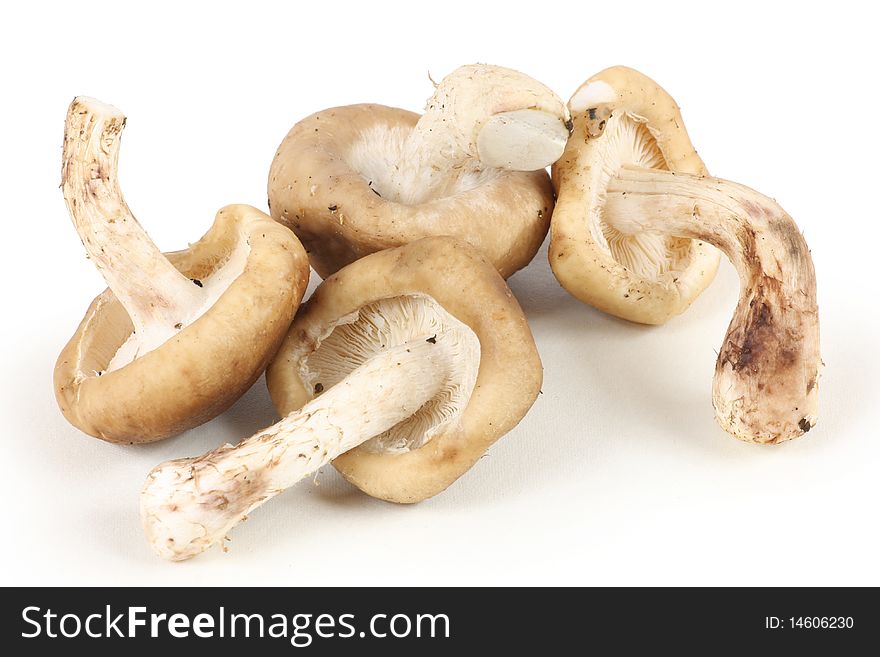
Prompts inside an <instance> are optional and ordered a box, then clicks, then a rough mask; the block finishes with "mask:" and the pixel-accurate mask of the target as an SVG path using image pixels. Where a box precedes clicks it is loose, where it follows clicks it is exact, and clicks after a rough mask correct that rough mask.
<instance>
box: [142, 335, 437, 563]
mask: <svg viewBox="0 0 880 657" xmlns="http://www.w3.org/2000/svg"><path fill="white" fill-rule="evenodd" d="M449 333H450V331H446V332H441V333H438V334H437V335H436V336H427V338H419V339H414V340H410V341H408V342H404V343H401V344H399V345H395V346H393V347H390V348H388V349H387V350H386V351H383V352H381V353H380V354H378V355H376V356H373V357H372V358H370V359H369V360H367V361H366V362H364V363H363V364H362V365H360V366H359V367H358V368H357V369H355V370H354V371H353V372H351V373H350V374H349V375H348V376H347V377H345V378H344V379H343V380H342V381H340V382H339V383H338V384H336V385H335V386H333V387H332V388H330V389H329V390H327V391H326V392H324V393H323V394H321V395H320V396H318V397H316V398H315V399H313V400H312V401H310V402H309V403H308V404H306V405H305V406H303V407H302V408H301V409H300V410H298V411H294V412H292V413H291V414H289V415H288V416H287V417H285V418H283V419H282V420H281V421H280V422H278V423H276V424H274V425H272V426H271V427H269V428H267V429H264V430H262V431H260V432H258V433H257V434H255V435H254V436H252V437H250V438H248V439H246V440H244V441H242V442H241V443H239V444H238V445H236V446H234V447H233V446H231V445H224V446H222V447H220V448H218V449H215V450H214V451H212V452H208V453H207V454H204V455H202V456H199V457H195V458H188V459H179V460H175V461H168V462H166V463H163V464H161V465H159V466H157V467H156V468H154V469H153V471H152V472H150V474H149V476H148V477H147V481H146V483H145V484H144V488H143V491H142V493H141V521H142V523H143V526H144V531H145V532H146V535H147V540H148V541H149V543H150V544H151V545H152V547H153V549H154V550H155V551H156V552H157V553H158V554H159V555H160V556H162V557H164V558H166V559H170V560H172V561H181V560H184V559H188V558H190V557H193V556H195V555H197V554H199V553H201V552H203V551H204V550H206V549H208V548H209V547H210V546H212V545H214V544H215V543H217V542H218V541H220V540H222V538H223V537H224V536H225V534H226V533H227V532H228V531H229V530H231V529H232V528H233V527H235V526H236V525H237V524H238V523H239V522H241V521H242V520H244V519H245V517H246V515H247V514H248V513H250V511H251V510H253V509H254V508H256V507H258V506H260V505H261V504H263V503H264V502H266V501H267V500H269V499H271V498H272V497H274V496H275V495H277V494H278V493H280V492H282V491H284V490H285V489H287V488H289V487H290V486H292V485H293V484H295V483H296V482H298V481H299V480H300V479H303V478H304V477H306V476H308V475H309V474H311V473H313V472H315V471H317V470H318V469H319V468H320V467H322V466H324V465H326V464H327V463H329V462H330V461H332V460H333V459H335V458H336V457H337V456H339V455H340V454H343V453H344V452H347V451H348V450H350V449H352V448H353V447H356V446H357V445H359V444H361V443H362V442H365V441H366V440H369V439H370V438H372V437H373V436H375V435H378V434H380V433H382V432H383V431H386V430H388V429H390V428H391V427H393V426H394V425H395V424H397V423H398V422H400V421H402V420H404V419H406V418H408V417H409V416H411V415H412V414H413V413H415V412H416V411H417V410H418V409H419V408H420V407H421V406H422V405H423V404H425V403H426V402H427V401H428V400H430V399H431V398H432V397H434V396H435V395H436V394H437V392H438V391H439V390H440V389H441V388H442V386H443V385H444V383H445V380H446V378H447V375H448V364H449V363H450V362H451V359H452V358H453V355H451V354H450V353H448V349H447V348H446V338H447V337H449ZM364 390H369V391H370V394H368V395H365V394H364V393H363V391H364Z"/></svg>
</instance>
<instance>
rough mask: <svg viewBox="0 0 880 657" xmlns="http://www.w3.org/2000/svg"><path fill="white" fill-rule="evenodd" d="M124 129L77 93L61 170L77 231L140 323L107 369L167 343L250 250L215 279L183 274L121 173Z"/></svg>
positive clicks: (115, 113)
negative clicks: (151, 231) (143, 219)
mask: <svg viewBox="0 0 880 657" xmlns="http://www.w3.org/2000/svg"><path fill="white" fill-rule="evenodd" d="M124 127H125V116H123V114H122V112H120V111H119V110H118V109H117V108H115V107H113V106H112V105H108V104H106V103H102V102H100V101H98V100H95V99H93V98H86V97H77V98H75V99H74V100H73V102H72V103H71V104H70V108H69V109H68V111H67V119H66V122H65V126H64V151H63V153H62V168H61V185H62V189H63V191H64V200H65V201H66V203H67V208H68V211H69V212H70V216H71V218H72V219H73V223H74V226H75V227H76V230H77V233H79V236H80V239H81V240H82V243H83V246H85V248H86V251H87V252H88V254H89V258H90V259H91V261H92V263H93V264H94V265H95V267H96V268H97V269H98V271H99V272H100V273H101V275H102V276H103V277H104V280H105V281H106V282H107V285H108V286H109V287H110V289H111V290H112V291H113V294H114V295H115V296H116V298H117V299H118V300H119V302H120V303H121V304H122V306H123V307H124V308H125V310H126V312H127V313H128V315H129V317H130V318H131V322H132V325H133V327H134V332H133V334H132V336H131V337H130V338H129V339H128V340H127V341H126V342H125V343H124V344H123V345H122V346H121V347H120V349H119V350H118V352H117V354H116V355H115V356H114V357H113V358H112V360H111V362H110V365H109V367H108V370H113V369H118V368H120V367H122V366H124V365H127V364H128V363H129V362H131V361H132V360H134V359H135V358H137V357H139V356H143V355H144V354H146V353H149V352H150V351H152V350H153V349H156V348H157V347H159V346H161V345H162V344H163V343H164V342H165V341H167V340H169V339H170V338H172V337H174V336H175V335H176V334H177V333H178V332H179V331H180V330H181V329H183V328H184V327H185V326H187V325H188V324H190V323H192V322H193V321H194V320H195V319H197V318H198V317H199V316H200V315H201V314H202V313H204V311H205V310H207V309H208V308H210V306H211V305H212V304H213V302H214V301H215V300H216V299H217V298H218V297H219V296H220V294H221V293H222V291H223V289H225V287H226V286H228V285H229V283H230V282H231V280H234V278H236V277H237V276H238V274H240V273H241V271H242V270H243V268H244V262H245V260H246V258H247V248H248V247H247V244H246V243H245V242H244V240H241V242H242V243H243V244H242V245H240V246H239V248H237V249H236V250H235V251H234V252H233V253H232V254H231V255H230V257H229V259H228V263H227V265H226V266H224V267H221V269H220V270H219V271H218V272H217V274H216V275H214V276H212V277H211V279H212V280H211V281H209V284H208V285H205V284H204V283H202V282H201V281H199V283H198V284H196V283H195V282H193V281H191V280H189V279H187V278H186V277H185V276H184V275H183V274H181V273H180V272H178V271H177V270H176V269H175V268H174V266H173V265H172V264H171V263H170V262H169V261H168V259H167V258H166V257H165V256H164V255H163V254H162V252H161V251H159V249H158V248H157V247H156V245H155V244H154V243H153V242H152V241H151V240H150V238H149V236H148V235H147V233H146V232H145V231H144V229H143V228H142V227H141V225H140V223H138V221H137V219H135V217H134V215H133V214H132V212H131V210H130V209H129V207H128V205H127V204H126V202H125V199H124V198H123V196H122V190H121V189H120V187H119V181H118V176H117V171H118V162H119V147H120V140H121V136H122V130H123V128H124ZM206 280H207V279H206ZM92 374H93V373H90V372H89V373H87V372H83V373H82V375H83V376H89V375H92Z"/></svg>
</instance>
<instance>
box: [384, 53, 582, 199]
mask: <svg viewBox="0 0 880 657" xmlns="http://www.w3.org/2000/svg"><path fill="white" fill-rule="evenodd" d="M570 131H571V121H570V115H569V113H568V108H567V107H566V106H565V104H564V103H563V102H562V100H560V99H559V98H558V97H557V96H556V95H555V94H554V93H553V92H552V91H551V90H550V89H549V88H547V87H546V86H544V85H543V84H541V83H540V82H538V81H537V80H534V79H532V78H530V77H528V76H527V75H524V74H522V73H520V72H518V71H513V70H511V69H507V68H503V67H500V66H489V65H483V64H477V65H471V66H462V67H460V68H458V69H456V70H455V71H453V72H452V73H450V74H449V75H447V76H446V77H445V78H443V80H442V81H441V82H440V84H438V85H437V87H436V89H435V91H434V94H433V95H432V96H431V98H430V99H428V103H427V106H426V107H425V113H424V114H423V115H422V117H421V118H420V119H419V121H418V123H416V125H415V127H414V128H413V130H412V131H411V132H410V133H409V135H408V136H407V138H406V141H405V143H404V147H403V153H402V157H401V162H400V163H399V165H398V166H397V170H396V171H395V172H394V175H393V176H391V180H392V183H393V185H394V187H395V188H394V189H393V191H392V192H391V193H390V194H386V195H388V196H391V197H392V198H398V199H403V200H404V201H407V202H414V201H412V200H411V197H412V195H413V193H414V192H413V190H421V195H420V196H419V197H416V198H428V197H432V196H439V195H443V194H445V193H447V192H449V191H450V190H451V189H453V188H454V186H455V181H456V180H457V179H459V178H460V177H461V176H462V175H465V174H468V173H471V174H475V173H477V172H479V171H482V170H485V169H508V170H513V171H537V170H539V169H543V168H545V167H547V166H549V165H551V164H553V163H554V162H555V161H556V160H557V159H559V157H560V156H561V155H562V152H563V150H564V149H565V144H566V141H567V140H568V136H569V134H570Z"/></svg>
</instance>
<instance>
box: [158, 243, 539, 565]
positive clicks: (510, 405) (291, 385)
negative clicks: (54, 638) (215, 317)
mask: <svg viewBox="0 0 880 657" xmlns="http://www.w3.org/2000/svg"><path fill="white" fill-rule="evenodd" d="M541 380H542V373H541V361H540V359H539V357H538V353H537V350H536V348H535V344H534V340H533V339H532V336H531V333H530V331H529V327H528V325H527V323H526V320H525V317H524V316H523V314H522V311H521V310H520V308H519V306H518V304H517V302H516V300H515V299H514V297H513V295H512V294H511V292H510V290H509V289H508V288H507V286H506V285H505V284H504V281H503V280H502V279H501V277H500V276H499V275H498V274H497V272H496V271H495V270H494V268H493V267H492V266H491V264H489V263H488V262H487V261H485V260H484V259H483V258H482V257H481V256H480V255H478V254H477V253H476V252H475V251H473V249H472V248H471V247H469V246H467V245H464V244H462V243H459V242H456V241H454V240H452V239H450V238H445V237H433V238H425V239H422V240H418V241H416V242H412V243H410V244H408V245H405V246H403V247H399V248H396V249H391V250H387V251H381V252H378V253H375V254H373V255H370V256H366V257H364V258H363V259H361V260H358V261H357V262H355V263H353V264H351V265H349V266H347V267H345V268H343V269H341V270H340V271H339V272H337V273H336V274H334V275H333V276H331V277H329V278H328V279H327V280H325V281H324V282H323V283H322V284H321V286H319V287H318V289H317V290H316V291H315V293H314V295H313V296H312V297H311V299H310V300H309V301H308V302H307V303H306V304H305V305H304V306H303V308H302V310H301V311H300V313H299V314H298V315H297V317H296V318H295V320H294V322H293V324H292V325H291V327H290V331H289V333H288V335H287V337H286V339H285V341H284V343H283V345H282V347H281V348H280V349H279V352H278V355H277V356H276V358H275V359H274V361H273V363H272V365H271V367H270V369H269V370H268V372H267V382H268V385H269V390H270V392H271V395H272V399H273V401H274V403H275V404H276V407H277V408H278V409H279V410H280V411H281V413H282V414H284V418H283V419H282V420H281V421H280V422H278V423H277V424H275V425H273V426H271V427H269V428H268V429H264V430H263V431H260V432H258V433H257V434H256V435H254V436H252V437H251V438H248V439H247V440H244V441H243V442H241V443H239V444H238V445H237V446H235V447H233V446H231V445H224V446H223V447H220V448H219V449H216V450H214V451H212V452H209V453H207V454H205V455H203V456H199V457H197V458H190V459H181V460H176V461H169V462H167V463H164V464H162V465H160V466H158V467H157V468H155V469H154V470H153V471H152V472H151V473H150V475H149V476H148V478H147V481H146V484H145V485H144V489H143V492H142V495H141V519H142V522H143V525H144V529H145V532H146V535H147V539H148V540H149V542H150V544H151V545H152V547H153V548H154V549H155V551H156V552H158V553H159V554H160V555H161V556H163V557H165V558H168V559H172V560H181V559H186V558H189V557H192V556H194V555H195V554H198V553H199V552H202V551H203V550H205V549H207V548H208V547H209V546H211V545H213V544H215V543H216V542H218V541H220V540H221V539H222V537H223V536H224V535H225V534H226V532H228V531H229V530H230V529H231V528H232V527H234V526H235V525H236V524H238V523H239V522H240V521H241V520H242V519H244V517H245V516H246V515H247V514H248V513H249V512H250V511H251V510H252V509H254V508H255V507H257V506H259V505H261V504H263V502H265V501H266V500H268V499H270V498H271V497H273V496H275V495H276V494H278V493H280V492H282V491H283V490H285V489H286V488H288V487H290V486H292V485H293V484H294V483H296V482H297V481H299V480H300V479H302V478H303V477H305V476H307V475H309V474H310V473H313V472H315V471H316V470H317V469H318V468H320V467H321V466H323V465H325V464H326V463H328V462H330V461H332V460H333V459H336V461H335V465H336V466H337V467H338V468H339V470H340V471H341V472H342V474H343V475H344V476H345V477H346V478H347V479H349V480H350V481H352V482H353V483H354V484H355V485H357V486H359V487H360V488H362V489H363V490H365V491H366V492H367V493H369V494H371V495H374V496H377V497H382V498H384V499H387V500H393V501H397V502H416V501H419V500H422V499H425V498H426V497H429V496H431V495H434V494H436V493H439V492H440V491H442V490H443V489H445V488H446V487H447V486H449V485H450V484H451V483H452V482H453V481H455V480H456V479H457V478H458V477H459V476H461V475H462V474H463V473H464V472H465V471H467V470H468V469H469V468H470V467H471V466H472V465H473V464H474V463H475V462H476V461H477V460H478V459H479V458H480V457H481V456H482V455H483V454H484V453H485V451H486V449H487V448H488V447H489V446H490V445H491V444H492V443H493V442H495V441H496V440H497V439H498V438H500V437H501V436H502V435H504V434H505V433H506V432H508V431H509V430H510V429H511V428H513V427H514V426H515V425H516V424H517V423H518V422H519V420H520V419H521V418H522V417H523V415H525V413H526V412H527V411H528V409H529V408H530V407H531V405H532V403H533V402H534V400H535V398H536V397H537V395H538V392H539V389H540V385H541Z"/></svg>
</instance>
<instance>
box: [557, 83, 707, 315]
mask: <svg viewBox="0 0 880 657" xmlns="http://www.w3.org/2000/svg"><path fill="white" fill-rule="evenodd" d="M569 109H570V111H571V114H572V121H573V123H574V132H573V134H572V138H571V139H570V140H569V142H568V145H567V146H566V149H565V153H564V154H563V155H562V157H561V158H560V159H559V161H558V162H557V163H556V164H555V165H554V167H553V184H554V185H555V187H556V190H557V193H558V198H557V201H556V208H555V209H554V211H553V220H552V225H551V228H550V247H549V251H548V255H549V258H550V265H551V267H552V268H553V273H554V274H555V275H556V278H557V279H559V282H560V283H561V284H562V286H563V287H564V288H565V289H566V290H568V291H569V292H570V293H571V294H572V295H574V296H575V297H577V298H578V299H580V300H581V301H583V302H584V303H588V304H590V305H591V306H594V307H596V308H598V309H599V310H602V311H604V312H607V313H610V314H612V315H616V316H618V317H622V318H624V319H628V320H630V321H633V322H640V323H642V324H662V323H664V322H666V321H667V320H668V319H670V318H671V317H673V316H675V315H677V314H679V313H681V312H683V311H684V310H685V309H687V307H688V306H689V305H690V304H691V302H693V300H694V299H696V298H697V296H699V294H700V292H702V291H703V290H704V289H705V288H706V286H707V285H709V283H711V282H712V279H713V277H714V276H715V271H716V270H717V268H718V261H719V253H718V251H717V250H716V249H714V248H712V247H711V246H709V245H707V244H706V243H705V242H703V241H700V240H696V241H695V240H689V239H684V238H683V237H682V236H681V235H670V234H666V233H663V232H636V233H626V232H624V231H621V230H620V228H619V226H617V225H616V224H615V223H614V222H613V221H610V220H609V218H608V216H607V212H606V211H605V207H604V203H605V198H606V189H607V186H608V183H609V181H610V180H611V178H612V177H613V176H614V174H615V172H616V171H617V170H618V169H619V168H620V167H621V166H639V167H644V168H648V169H664V170H669V171H675V172H676V173H679V172H680V173H690V174H694V175H699V176H704V175H708V172H707V171H706V167H705V166H704V165H703V161H702V160H701V159H700V157H699V155H697V152H696V151H695V150H694V147H693V145H692V144H691V141H690V138H689V137H688V134H687V131H686V130H685V127H684V122H683V121H682V118H681V112H680V111H679V109H678V106H677V105H676V104H675V101H674V100H673V99H672V98H671V97H670V96H669V94H667V93H666V92H665V91H664V90H663V89H661V88H660V86H658V85H657V83H655V82H654V81H653V80H650V79H649V78H647V77H645V76H644V75H642V74H641V73H639V72H638V71H634V70H632V69H630V68H625V67H623V66H616V67H613V68H609V69H606V70H605V71H602V72H601V73H599V74H598V75H595V76H593V77H592V78H590V79H589V80H587V81H586V82H585V83H584V84H583V85H581V86H580V88H579V89H578V90H577V91H576V92H575V94H574V95H573V96H572V97H571V100H570V101H569Z"/></svg>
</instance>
